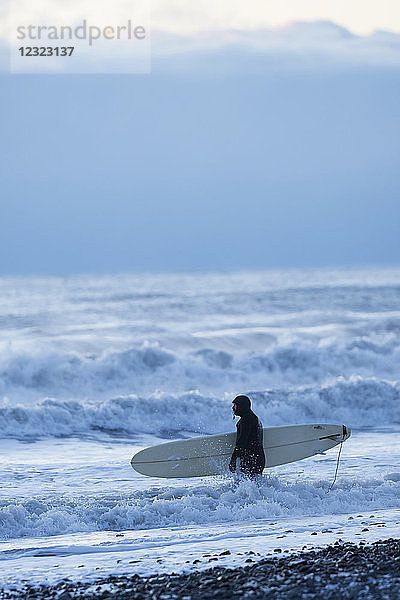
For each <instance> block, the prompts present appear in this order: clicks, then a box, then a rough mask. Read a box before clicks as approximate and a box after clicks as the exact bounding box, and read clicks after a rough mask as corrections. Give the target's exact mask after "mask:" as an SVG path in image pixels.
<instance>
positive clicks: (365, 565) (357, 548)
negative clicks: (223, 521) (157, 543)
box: [0, 539, 400, 600]
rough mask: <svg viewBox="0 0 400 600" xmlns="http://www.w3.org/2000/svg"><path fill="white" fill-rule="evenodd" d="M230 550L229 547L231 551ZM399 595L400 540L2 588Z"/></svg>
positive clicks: (159, 598) (16, 594) (378, 598)
mask: <svg viewBox="0 0 400 600" xmlns="http://www.w3.org/2000/svg"><path fill="white" fill-rule="evenodd" d="M226 552H227V553H228V552H229V551H226ZM322 597H323V598H324V600H329V599H331V598H332V599H333V598H335V600H337V599H338V598H340V599H347V598H349V599H350V598H351V599H354V600H355V599H357V600H369V599H371V600H395V599H396V600H398V599H399V598H400V540H399V539H387V540H382V541H379V542H375V543H373V544H371V545H366V544H363V543H361V544H360V545H356V544H353V543H349V542H348V543H341V542H340V541H339V542H336V543H335V544H334V545H332V546H327V547H325V548H323V549H315V550H308V551H306V552H299V553H297V554H291V555H288V556H284V557H283V556H282V557H273V556H268V557H266V558H264V559H262V560H259V561H257V562H255V560H254V559H253V558H248V559H245V563H244V564H243V567H239V568H235V569H229V568H223V567H214V568H210V569H208V570H206V571H192V572H190V573H186V574H181V575H177V574H175V573H171V574H168V575H165V574H162V575H155V576H152V577H139V576H138V575H133V576H130V577H129V576H125V577H121V576H109V577H107V578H104V579H100V580H97V581H95V582H78V583H73V582H71V581H69V580H63V581H61V582H60V583H58V584H56V585H53V586H48V585H43V586H39V587H33V586H29V585H25V587H23V588H20V589H18V590H17V589H15V590H13V589H9V590H0V599H2V600H9V599H13V600H16V599H17V598H18V599H21V600H42V599H43V600H44V599H46V600H53V599H54V600H73V599H75V598H79V599H82V600H91V599H103V600H107V599H113V600H147V599H152V600H175V599H177V600H178V599H179V600H205V599H207V598H210V599H211V598H212V599H214V598H215V599H219V600H230V599H231V598H232V599H236V598H249V599H256V598H265V599H271V600H277V599H282V598H285V600H286V599H288V600H298V599H299V598H301V599H304V600H305V599H310V598H322Z"/></svg>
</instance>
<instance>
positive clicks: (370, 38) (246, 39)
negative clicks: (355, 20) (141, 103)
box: [152, 21, 400, 67]
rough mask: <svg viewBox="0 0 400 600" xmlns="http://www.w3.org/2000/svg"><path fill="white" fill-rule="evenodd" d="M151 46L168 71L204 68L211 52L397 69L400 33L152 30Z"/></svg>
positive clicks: (302, 25) (303, 25) (321, 25)
mask: <svg viewBox="0 0 400 600" xmlns="http://www.w3.org/2000/svg"><path fill="white" fill-rule="evenodd" d="M152 47H153V57H154V59H155V61H156V62H157V60H158V61H159V62H160V63H161V64H162V65H163V66H166V67H168V66H171V67H173V66H175V65H176V64H177V62H178V63H179V65H180V66H182V65H183V64H184V62H183V63H182V59H183V60H185V57H186V59H195V60H196V61H197V62H196V64H199V58H201V61H200V62H202V63H203V64H204V65H205V64H206V63H207V55H208V54H209V53H212V54H213V56H214V55H215V53H219V54H220V55H221V57H222V56H225V57H227V56H228V55H229V54H234V55H240V54H241V55H243V56H253V57H254V55H256V56H257V57H259V58H264V59H267V61H268V59H270V60H272V61H275V60H277V59H279V61H280V65H282V66H285V65H288V66H293V65H298V64H301V63H306V64H316V65H321V63H324V62H325V63H327V64H328V65H344V64H351V65H354V64H355V65H357V64H360V65H371V66H380V65H382V66H385V65H387V66H391V67H393V66H400V34H397V33H393V32H390V31H374V32H373V33H371V34H369V35H366V36H360V35H356V34H354V33H352V32H350V31H349V30H348V29H346V28H345V27H342V26H340V25H337V24H336V23H333V22H331V21H313V22H295V23H290V24H287V25H285V26H284V27H279V28H271V29H267V28H262V29H254V30H248V29H247V30H244V29H243V30H240V29H231V30H225V31H204V32H202V33H197V34H195V35H190V36H189V35H187V36H184V35H177V34H172V33H169V32H165V31H162V30H158V31H157V30H156V31H154V32H153V34H152ZM176 59H178V61H177V60H176ZM209 66H211V67H213V65H209ZM214 66H216V65H214Z"/></svg>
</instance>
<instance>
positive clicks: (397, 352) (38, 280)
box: [0, 268, 400, 587]
mask: <svg viewBox="0 0 400 600" xmlns="http://www.w3.org/2000/svg"><path fill="white" fill-rule="evenodd" d="M0 331H1V336H0V399H1V403H0V474H1V475H0V477H1V482H2V485H1V496H0V535H1V538H2V541H1V545H0V577H1V581H2V586H10V587H18V586H19V585H23V583H24V582H26V581H29V582H36V583H44V582H48V583H52V582H57V581H59V580H61V579H63V578H65V577H68V578H70V579H71V580H78V579H79V580H81V581H82V580H85V579H89V580H90V579H95V578H96V577H99V576H103V575H107V574H110V573H112V574H123V573H129V574H132V573H138V574H141V575H148V574H152V573H159V572H171V571H174V572H183V571H187V570H191V569H196V570H197V569H202V568H207V567H208V566H209V561H210V556H211V555H212V554H213V553H214V554H217V555H218V556H219V555H221V556H220V558H219V559H218V560H219V562H220V563H221V564H224V565H227V566H232V565H233V566H235V565H239V564H242V563H243V560H244V557H245V556H246V553H252V552H254V553H255V554H256V555H257V553H258V555H260V556H263V555H266V554H268V553H271V552H274V551H276V552H278V551H279V552H287V553H290V552H292V551H294V550H298V549H301V548H311V547H316V546H317V547H318V546H321V547H322V546H324V545H325V544H330V543H333V542H335V541H337V540H339V539H341V540H350V541H365V542H367V543H368V542H370V541H373V540H377V539H385V538H389V537H399V522H400V466H399V459H400V268H363V269H321V270H312V269H307V270H305V269H303V270H286V271H284V270H276V271H268V272H247V271H244V272H237V273H195V274H163V275H150V274H144V275H128V274H127V275H113V276H83V275H80V276H71V277H66V278H61V277H2V278H0ZM240 393H242V394H247V395H248V396H249V397H250V398H251V400H252V405H253V409H254V411H255V412H256V414H257V415H258V416H259V417H260V418H261V420H262V422H263V425H264V427H269V426H278V425H292V424H302V423H313V422H317V423H318V422H321V423H323V422H326V423H339V424H342V423H343V424H345V425H347V426H348V427H350V428H351V430H352V436H351V438H350V439H349V440H348V441H346V442H345V444H344V445H343V451H342V455H341V459H340V464H339V472H338V477H337V481H336V482H335V485H334V486H333V488H332V490H330V491H329V488H330V485H331V483H332V481H333V477H334V473H335V466H336V460H337V449H332V450H330V451H328V452H327V453H326V454H325V455H317V456H315V457H312V458H309V459H306V460H303V461H300V462H298V463H293V464H289V465H284V466H281V467H276V468H274V469H270V470H266V471H265V472H264V475H263V477H262V480H261V481H259V482H257V483H255V482H251V481H242V482H239V483H237V482H235V481H233V479H231V478H230V477H223V476H221V477H213V478H204V479H193V480H179V479H177V480H162V479H152V478H146V477H144V476H141V475H139V474H137V473H135V472H134V471H133V469H132V468H131V466H130V459H131V457H132V456H133V454H134V453H135V452H137V451H138V450H140V449H142V448H144V447H146V446H150V445H153V444H157V443H161V442H163V441H167V440H172V439H182V438H188V437H192V436H196V435H207V434H215V433H224V432H229V431H234V430H235V423H234V421H233V420H232V413H231V401H232V398H233V397H234V396H235V395H237V394H240ZM227 550H229V551H230V552H231V554H230V555H227V554H222V553H223V552H226V551H227Z"/></svg>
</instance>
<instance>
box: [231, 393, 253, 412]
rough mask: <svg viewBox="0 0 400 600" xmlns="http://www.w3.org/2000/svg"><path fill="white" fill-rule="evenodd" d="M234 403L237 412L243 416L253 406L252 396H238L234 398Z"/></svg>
mask: <svg viewBox="0 0 400 600" xmlns="http://www.w3.org/2000/svg"><path fill="white" fill-rule="evenodd" d="M232 404H236V411H235V414H236V415H238V416H239V417H242V416H243V415H244V414H246V413H247V412H249V410H250V406H251V402H250V398H248V397H247V396H242V395H240V396H236V398H234V399H233V400H232Z"/></svg>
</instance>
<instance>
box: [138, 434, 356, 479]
mask: <svg viewBox="0 0 400 600" xmlns="http://www.w3.org/2000/svg"><path fill="white" fill-rule="evenodd" d="M263 432H264V437H263V445H264V451H265V456H266V467H267V468H269V467H275V466H277V465H284V464H286V463H290V462H295V461H297V460H302V459H303V458H308V457H310V456H314V455H315V454H321V453H323V452H325V451H326V450H329V449H330V448H333V447H334V446H336V445H337V444H339V443H340V442H343V441H345V440H347V438H349V437H350V435H351V431H350V429H349V428H348V427H346V426H345V425H329V424H311V425H288V426H286V427H266V428H265V429H264V430H263ZM235 441H236V433H225V434H222V435H208V436H204V437H196V438H191V439H189V440H179V441H175V442H166V443H164V444H158V445H157V446H152V447H151V448H145V449H144V450H141V451H140V452H138V453H137V454H135V456H134V457H133V458H132V460H131V465H132V467H133V469H134V470H135V471H137V472H138V473H141V474H142V475H148V476H149V477H168V478H172V477H207V476H210V475H224V474H227V473H229V470H228V464H229V461H230V458H231V455H232V452H233V449H234V447H235Z"/></svg>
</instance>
